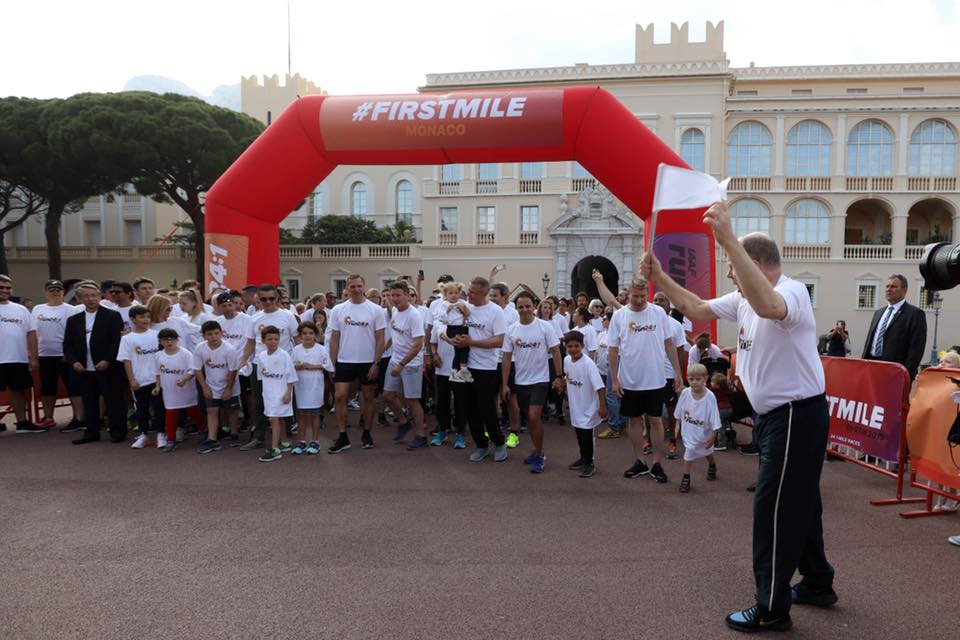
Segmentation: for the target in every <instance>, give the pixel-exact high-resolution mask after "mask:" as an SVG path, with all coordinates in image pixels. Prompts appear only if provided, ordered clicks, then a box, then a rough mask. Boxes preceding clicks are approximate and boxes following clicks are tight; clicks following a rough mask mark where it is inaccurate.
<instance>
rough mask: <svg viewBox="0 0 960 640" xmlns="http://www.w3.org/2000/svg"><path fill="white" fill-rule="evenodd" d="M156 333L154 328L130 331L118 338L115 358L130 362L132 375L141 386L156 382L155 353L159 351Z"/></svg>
mask: <svg viewBox="0 0 960 640" xmlns="http://www.w3.org/2000/svg"><path fill="white" fill-rule="evenodd" d="M157 333H158V332H157V331H156V330H154V329H147V330H146V331H144V332H142V333H137V332H136V331H131V332H130V333H128V334H126V335H125V336H123V337H122V338H120V349H119V351H117V360H118V361H119V362H129V363H130V368H131V369H133V377H134V379H135V380H136V381H137V383H138V384H139V385H140V386H141V387H145V386H146V385H148V384H155V383H156V382H157V353H158V352H159V351H160V340H159V339H158V338H157Z"/></svg>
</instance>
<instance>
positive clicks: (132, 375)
mask: <svg viewBox="0 0 960 640" xmlns="http://www.w3.org/2000/svg"><path fill="white" fill-rule="evenodd" d="M130 321H131V322H133V330H132V331H131V332H130V333H128V334H126V335H125V336H123V337H122V338H120V350H119V351H118V352H117V360H119V361H120V362H122V363H123V368H124V370H125V371H126V372H127V380H128V381H129V382H130V391H131V392H133V398H134V404H135V406H136V416H137V425H138V426H139V427H140V435H139V436H137V439H136V440H134V442H133V445H132V446H131V449H143V448H144V447H145V446H147V445H148V444H151V442H150V440H151V438H150V434H152V433H153V434H156V436H157V440H156V442H157V448H158V449H162V448H163V447H165V446H167V436H166V434H165V433H163V430H162V429H161V425H162V424H163V414H164V407H163V399H162V398H161V397H160V396H158V395H154V394H153V390H154V389H155V388H156V384H157V352H158V351H160V339H159V337H158V332H157V331H156V330H154V329H151V328H150V310H149V309H147V308H146V307H144V306H141V305H134V307H133V308H132V309H130ZM151 409H152V410H153V415H152V416H151V415H150V411H151Z"/></svg>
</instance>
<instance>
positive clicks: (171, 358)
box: [152, 329, 206, 452]
mask: <svg viewBox="0 0 960 640" xmlns="http://www.w3.org/2000/svg"><path fill="white" fill-rule="evenodd" d="M157 337H158V338H159V340H160V346H161V347H162V348H163V350H162V351H159V352H157V355H156V360H157V381H156V385H157V386H156V387H154V389H153V391H152V393H153V395H155V396H157V395H160V393H161V391H162V392H163V405H164V407H166V422H165V426H166V438H167V444H166V446H164V447H163V450H164V451H166V452H170V451H173V450H174V449H175V448H176V446H177V419H178V418H179V417H180V412H181V411H186V412H187V414H188V415H189V416H190V417H191V418H193V421H194V422H195V423H196V425H197V427H203V426H205V424H206V423H205V422H204V419H203V415H202V414H201V413H200V409H198V408H197V385H195V384H193V378H194V373H193V354H192V353H190V352H189V351H187V350H186V349H181V348H180V347H179V346H178V344H177V343H178V342H179V335H178V334H177V332H176V330H174V329H161V330H160V333H159V335H158V336H157Z"/></svg>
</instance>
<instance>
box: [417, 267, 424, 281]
mask: <svg viewBox="0 0 960 640" xmlns="http://www.w3.org/2000/svg"><path fill="white" fill-rule="evenodd" d="M417 277H418V278H420V279H421V280H423V269H420V271H417Z"/></svg>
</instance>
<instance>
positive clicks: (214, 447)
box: [197, 440, 220, 453]
mask: <svg viewBox="0 0 960 640" xmlns="http://www.w3.org/2000/svg"><path fill="white" fill-rule="evenodd" d="M219 450H220V443H219V442H217V441H216V440H204V441H203V442H201V443H200V446H199V447H197V453H210V452H211V451H219Z"/></svg>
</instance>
